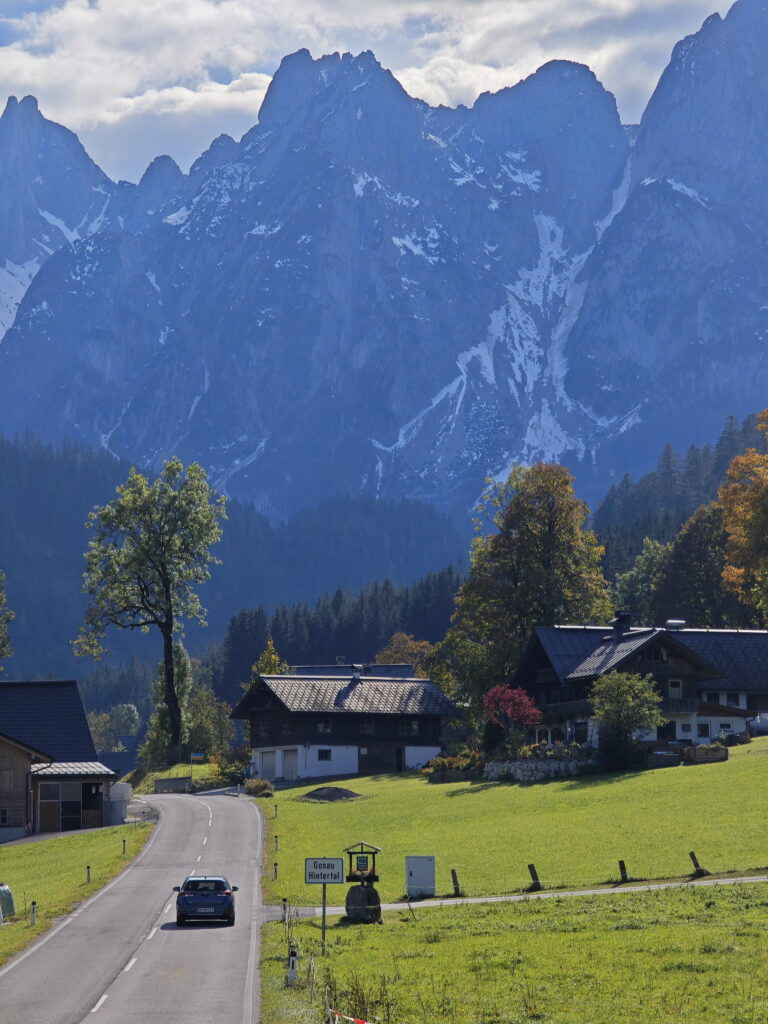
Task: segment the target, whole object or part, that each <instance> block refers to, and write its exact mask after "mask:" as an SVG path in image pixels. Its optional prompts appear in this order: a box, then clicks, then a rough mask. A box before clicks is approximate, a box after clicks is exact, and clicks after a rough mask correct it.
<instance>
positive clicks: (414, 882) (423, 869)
mask: <svg viewBox="0 0 768 1024" xmlns="http://www.w3.org/2000/svg"><path fill="white" fill-rule="evenodd" d="M405 891H406V893H407V894H408V897H409V898H413V897H416V896H434V895H435V858H434V857H406V858H405Z"/></svg>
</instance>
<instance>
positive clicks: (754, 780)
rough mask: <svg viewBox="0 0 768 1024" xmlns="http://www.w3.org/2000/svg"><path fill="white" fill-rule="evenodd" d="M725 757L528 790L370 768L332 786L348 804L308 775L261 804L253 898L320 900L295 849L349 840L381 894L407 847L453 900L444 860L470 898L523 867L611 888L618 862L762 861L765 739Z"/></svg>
mask: <svg viewBox="0 0 768 1024" xmlns="http://www.w3.org/2000/svg"><path fill="white" fill-rule="evenodd" d="M730 754H731V757H730V760H728V761H726V762H723V763H719V764H701V765H681V766H679V767H677V768H663V769H658V770H656V771H646V772H635V773H624V774H614V775H591V776H584V777H581V778H576V779H569V780H563V781H560V780H557V781H552V782H546V783H536V784H531V785H519V784H512V783H503V782H483V781H478V782H456V783H446V784H443V785H434V784H430V783H428V782H427V781H426V779H424V778H423V777H422V776H421V775H418V774H410V775H391V776H386V775H385V776H375V777H371V778H360V779H354V780H350V781H348V782H344V783H341V785H343V786H345V787H347V788H350V789H353V790H354V791H355V792H357V793H359V794H360V795H361V796H362V797H363V799H361V800H354V801H350V802H346V803H316V802H313V801H309V800H306V799H304V797H305V795H306V793H307V792H308V791H310V790H312V789H314V788H316V786H317V783H315V784H313V785H310V786H302V787H297V788H293V789H287V790H281V791H278V792H277V793H276V794H275V799H274V800H261V801H259V803H260V806H261V807H262V810H263V813H264V816H265V824H266V830H265V831H266V842H265V861H266V865H265V881H264V890H265V895H264V899H265V902H267V903H279V902H280V898H281V897H283V896H287V897H288V898H289V899H290V901H291V902H292V903H296V904H313V903H316V902H318V901H319V899H320V897H319V894H318V892H317V891H315V890H316V889H317V887H316V886H309V885H305V884H304V858H305V857H319V856H324V857H327V856H336V857H338V856H341V854H342V850H343V849H344V848H345V847H347V846H350V845H351V844H353V843H355V842H357V841H358V840H360V839H363V840H365V841H367V842H369V843H373V844H375V845H376V846H380V847H381V848H382V851H383V852H382V854H381V856H380V858H379V865H378V866H379V873H380V875H381V882H380V883H379V884H378V885H377V889H378V891H379V893H380V895H381V898H382V901H385V902H386V901H392V900H396V899H398V898H399V897H400V896H401V895H402V894H403V892H404V889H405V860H404V858H405V856H406V855H409V854H411V855H414V854H416V855H418V854H421V855H434V856H435V857H436V868H437V893H438V895H452V886H451V876H450V870H451V868H455V869H456V871H457V873H458V877H459V883H460V885H461V888H462V890H463V891H464V892H465V893H466V894H467V895H470V896H483V895H494V894H503V893H511V892H520V891H524V890H525V889H526V888H527V887H528V886H529V884H530V876H529V874H528V869H527V866H528V864H530V863H533V864H535V865H536V868H537V870H538V873H539V876H540V878H541V880H542V883H543V885H544V887H545V888H547V889H550V888H552V889H557V888H583V887H591V886H596V885H601V884H617V883H618V882H619V881H620V874H619V867H618V861H619V860H620V859H621V860H624V861H625V862H626V867H627V871H628V873H629V875H630V877H632V878H633V879H637V880H640V879H668V878H685V877H686V876H688V875H690V873H691V872H692V870H693V866H692V864H691V861H690V859H689V856H688V853H689V851H691V850H693V851H694V852H695V853H696V855H697V857H698V859H699V861H700V863H701V865H702V867H704V868H705V869H706V870H708V871H710V872H713V873H718V874H727V873H733V872H742V871H743V872H746V871H748V870H763V869H764V868H765V865H766V863H768V853H767V852H766V846H765V830H764V824H763V823H764V822H765V820H766V818H768V757H767V756H766V755H768V737H761V738H759V739H757V740H755V741H754V742H753V743H751V744H749V745H747V746H744V747H733V748H731V750H730ZM275 806H276V807H277V812H278V816H277V817H275ZM275 835H277V836H278V843H279V852H278V853H275V852H274V836H275ZM274 861H277V863H278V879H277V881H274V880H273V877H272V875H273V867H272V865H273V862H274ZM345 892H346V889H345V887H343V886H332V887H330V888H329V893H328V898H329V902H331V903H341V902H343V898H344V894H345Z"/></svg>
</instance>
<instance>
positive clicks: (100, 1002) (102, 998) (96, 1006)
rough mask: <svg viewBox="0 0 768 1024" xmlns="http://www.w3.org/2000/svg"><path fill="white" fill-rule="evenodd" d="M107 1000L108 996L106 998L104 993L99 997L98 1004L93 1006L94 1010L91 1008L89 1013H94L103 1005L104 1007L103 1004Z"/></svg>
mask: <svg viewBox="0 0 768 1024" xmlns="http://www.w3.org/2000/svg"><path fill="white" fill-rule="evenodd" d="M107 998H108V996H107V993H106V992H105V993H104V995H103V996H102V997H101V999H100V1000H99V1001H98V1003H96V1005H95V1006H94V1008H93V1009H92V1010H91V1013H96V1011H97V1010H98V1008H99V1007H100V1006H103V1005H104V1003H105V1002H106V1000H107Z"/></svg>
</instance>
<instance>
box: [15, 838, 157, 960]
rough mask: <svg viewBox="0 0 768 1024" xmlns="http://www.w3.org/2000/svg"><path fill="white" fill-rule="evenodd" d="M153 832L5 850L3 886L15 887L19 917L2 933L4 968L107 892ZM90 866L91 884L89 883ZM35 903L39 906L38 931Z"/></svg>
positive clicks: (53, 841) (49, 841) (43, 841)
mask: <svg viewBox="0 0 768 1024" xmlns="http://www.w3.org/2000/svg"><path fill="white" fill-rule="evenodd" d="M151 832H152V825H151V824H144V823H142V824H139V825H118V826H115V827H114V828H103V829H97V830H94V831H92V832H90V831H89V832H72V833H71V834H69V835H65V836H57V837H56V838H54V839H41V840H40V841H38V842H33V843H22V844H20V845H18V846H2V847H0V882H4V883H5V884H6V885H7V886H9V887H10V889H11V892H12V893H13V896H14V901H15V904H16V912H17V913H16V916H15V918H12V919H10V920H7V921H6V923H5V924H4V925H3V927H2V928H0V964H2V963H4V962H5V961H6V960H8V959H9V957H11V956H13V955H14V954H15V953H18V952H20V951H21V950H22V949H24V947H25V946H28V945H29V944H30V943H31V942H33V941H34V940H35V939H36V938H37V937H38V936H39V935H41V934H42V933H43V932H45V931H47V930H48V929H49V928H50V927H51V926H52V925H53V924H55V923H56V921H57V919H58V918H60V917H62V916H64V915H65V914H69V913H70V912H71V911H72V910H74V909H75V907H77V905H78V904H79V903H82V902H83V900H85V899H87V898H88V897H89V896H91V895H92V894H93V893H95V892H96V891H97V890H98V889H101V888H103V887H104V886H105V885H106V884H107V882H109V880H110V879H112V878H114V877H115V875H117V874H119V873H120V872H121V871H122V870H123V868H125V867H126V866H127V864H128V863H129V862H130V861H131V860H132V859H133V858H134V857H136V856H137V854H138V853H139V852H140V851H141V850H142V848H143V847H144V844H145V843H146V842H147V840H148V839H149V836H150V835H151ZM123 839H125V849H126V852H125V856H123ZM88 864H90V866H91V881H90V883H87V882H86V870H85V869H86V865H88ZM32 900H35V901H36V902H37V922H36V924H35V926H34V927H32V924H31V921H30V911H31V904H32Z"/></svg>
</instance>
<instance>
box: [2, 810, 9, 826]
mask: <svg viewBox="0 0 768 1024" xmlns="http://www.w3.org/2000/svg"><path fill="white" fill-rule="evenodd" d="M10 823H11V814H10V811H9V810H8V808H7V807H0V825H10Z"/></svg>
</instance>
